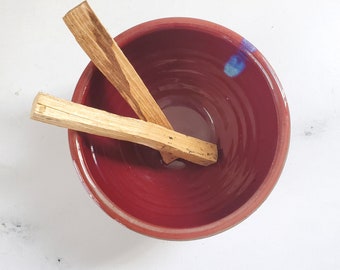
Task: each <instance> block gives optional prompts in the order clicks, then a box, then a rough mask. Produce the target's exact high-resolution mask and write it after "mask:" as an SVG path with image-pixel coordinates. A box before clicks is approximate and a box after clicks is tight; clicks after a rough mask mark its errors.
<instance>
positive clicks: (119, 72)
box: [64, 1, 176, 163]
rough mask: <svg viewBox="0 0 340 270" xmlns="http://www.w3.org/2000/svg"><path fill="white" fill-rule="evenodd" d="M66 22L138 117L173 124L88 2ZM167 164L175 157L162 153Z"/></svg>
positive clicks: (80, 6) (71, 13)
mask: <svg viewBox="0 0 340 270" xmlns="http://www.w3.org/2000/svg"><path fill="white" fill-rule="evenodd" d="M64 22H65V23H66V25H67V26H68V28H69V29H70V31H71V32H72V34H73V35H74V37H75V38H76V40H77V42H78V43H79V45H80V46H81V47H82V49H83V50H84V51H85V52H86V54H87V55H88V56H89V57H90V59H91V60H92V62H93V63H94V64H95V65H96V67H97V68H98V69H99V70H100V71H101V72H102V73H103V74H104V76H105V77H106V78H107V79H108V80H109V81H110V82H111V83H112V85H114V86H115V88H116V89H117V90H118V91H119V93H120V94H121V95H122V97H123V98H124V99H125V100H126V101H127V102H128V103H129V105H130V106H131V107H132V109H133V110H134V111H135V113H136V114H137V116H138V117H139V118H140V119H142V120H145V121H148V122H152V123H155V124H158V125H161V126H164V127H166V128H168V129H173V128H172V126H171V124H170V122H169V121H168V119H167V118H166V116H165V115H164V113H163V112H162V110H161V109H160V107H159V106H158V104H157V103H156V101H155V100H154V98H153V97H152V95H151V94H150V92H149V90H148V89H147V88H146V86H145V84H144V83H143V81H142V79H141V78H140V77H139V75H138V74H137V72H136V71H135V69H134V68H133V66H132V65H131V63H130V62H129V60H128V59H127V58H126V56H125V55H124V53H123V52H122V50H121V49H120V48H119V46H118V45H117V43H116V42H115V41H114V40H113V38H111V36H110V35H109V34H108V32H107V31H106V30H105V28H104V26H103V25H102V24H101V22H100V21H99V19H98V18H97V16H96V15H95V13H94V12H93V10H92V9H91V7H90V6H89V5H88V3H87V2H86V1H85V2H83V3H81V4H80V5H78V6H76V7H75V8H73V9H72V10H70V11H69V12H68V13H67V14H66V15H65V16H64ZM161 155H162V158H163V160H164V162H165V163H170V162H171V161H173V160H175V159H176V157H175V156H172V155H170V154H169V153H163V152H161Z"/></svg>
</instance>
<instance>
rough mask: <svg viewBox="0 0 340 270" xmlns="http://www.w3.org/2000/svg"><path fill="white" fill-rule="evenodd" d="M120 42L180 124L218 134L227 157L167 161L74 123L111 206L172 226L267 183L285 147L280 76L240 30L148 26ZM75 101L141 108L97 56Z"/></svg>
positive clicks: (80, 150) (194, 223) (191, 223)
mask: <svg viewBox="0 0 340 270" xmlns="http://www.w3.org/2000/svg"><path fill="white" fill-rule="evenodd" d="M132 36H133V35H132ZM117 41H118V43H119V38H118V39H117ZM121 47H122V50H123V51H124V53H125V54H126V55H127V57H128V58H129V60H130V61H131V63H132V64H133V65H134V67H135V69H136V70H137V72H138V73H139V74H140V76H141V77H142V79H143V81H144V82H145V84H146V86H147V87H148V89H149V90H150V92H151V93H152V95H153V96H154V97H155V99H156V101H157V102H158V104H159V105H160V107H161V108H162V110H163V111H164V112H165V114H166V115H167V117H168V118H169V120H170V122H171V123H172V124H173V126H174V128H175V129H176V130H177V131H180V132H183V133H185V134H188V135H191V136H195V137H198V138H201V139H204V140H207V141H210V142H213V143H216V144H217V145H218V148H219V159H218V162H217V163H216V164H214V165H211V166H208V167H202V166H198V165H195V164H191V163H190V162H186V161H183V160H177V161H175V162H173V163H172V164H169V165H166V164H164V163H163V162H162V160H161V157H160V155H159V153H158V152H157V151H154V150H152V149H149V148H147V147H144V146H140V145H136V144H133V143H129V142H123V141H118V140H113V139H108V138H103V137H98V136H94V135H89V134H84V133H78V132H71V133H70V136H71V137H72V136H73V138H76V140H73V141H71V143H73V144H77V147H76V151H74V153H73V154H74V156H77V159H78V160H79V159H80V160H81V162H82V164H81V165H82V167H83V168H82V170H84V171H86V177H88V178H91V181H92V182H91V183H92V185H96V187H97V188H98V189H100V190H101V192H102V193H103V194H104V195H105V197H106V199H107V200H108V201H110V203H111V204H113V205H114V206H115V209H114V210H112V211H111V210H107V211H108V212H109V214H110V215H111V216H113V217H114V218H117V217H118V216H119V215H120V214H119V213H125V214H126V215H128V216H130V217H131V218H133V219H136V220H139V221H142V222H145V223H147V224H151V225H153V226H159V227H165V228H174V229H181V228H194V227H198V226H204V225H207V224H211V223H213V222H215V221H218V220H221V219H223V218H224V217H226V216H228V215H230V214H231V213H233V212H234V211H235V210H237V209H238V208H240V207H241V206H242V205H244V204H245V203H246V202H247V201H248V200H249V199H250V198H251V197H252V196H253V195H254V193H255V192H256V190H258V188H259V187H260V186H261V185H262V184H263V183H264V181H265V179H266V176H267V174H268V172H269V170H270V168H271V166H272V162H273V159H274V156H275V152H276V149H277V143H278V141H277V140H278V119H277V108H276V106H275V97H274V95H273V91H272V90H273V85H272V84H273V82H272V81H270V80H269V79H268V76H267V75H266V74H265V72H263V68H261V66H260V64H259V63H258V61H256V57H258V55H257V54H258V52H257V51H256V49H255V48H254V47H253V46H251V45H250V44H249V43H248V42H247V41H245V40H244V39H242V38H241V37H239V36H238V35H236V34H234V33H232V32H225V33H224V34H223V35H222V34H221V33H220V32H219V31H217V30H216V31H214V30H207V29H203V28H202V29H200V28H199V27H192V26H190V25H186V24H182V25H181V24H178V25H171V26H163V27H159V28H155V29H153V30H148V31H145V32H144V33H143V35H136V36H134V37H133V38H130V39H128V41H126V42H125V41H124V42H123V41H121ZM274 83H275V82H274ZM275 87H276V86H275ZM73 100H74V101H76V102H80V103H83V104H86V105H89V106H92V107H95V108H100V109H103V110H106V111H109V112H112V113H115V114H119V115H123V116H130V117H136V115H135V113H134V112H133V111H132V110H131V108H130V107H129V105H128V104H127V103H126V102H125V101H124V100H123V99H122V97H121V96H120V95H119V93H118V92H117V91H116V89H115V88H114V87H113V86H112V85H111V84H110V83H109V82H108V81H107V80H106V79H105V78H104V77H103V75H102V74H101V73H100V72H99V71H98V70H97V69H96V68H95V67H94V66H93V64H91V63H90V65H89V66H88V67H87V69H86V70H85V72H84V74H83V76H82V78H81V80H80V82H79V84H78V86H77V89H76V92H75V95H74V98H73ZM74 149H75V148H74ZM85 184H87V185H89V183H88V182H87V181H86V179H85Z"/></svg>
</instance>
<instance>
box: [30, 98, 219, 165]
mask: <svg viewBox="0 0 340 270" xmlns="http://www.w3.org/2000/svg"><path fill="white" fill-rule="evenodd" d="M31 118H32V119H34V120H37V121H41V122H44V123H48V124H52V125H55V126H60V127H64V128H69V129H72V130H76V131H81V132H86V133H91V134H95V135H99V136H105V137H109V138H113V139H118V140H124V141H129V142H134V143H138V144H142V145H145V146H148V147H151V148H153V149H156V150H158V151H160V150H161V151H164V152H166V153H170V154H172V155H175V156H177V157H179V158H183V159H186V160H188V161H191V162H193V163H196V164H199V165H204V166H207V165H210V164H213V163H215V162H216V161H217V147H216V145H215V144H212V143H209V142H205V141H202V140H199V139H196V138H193V137H190V136H186V135H184V134H181V133H179V132H176V131H173V130H170V129H167V128H165V127H162V126H160V125H157V124H154V123H151V122H146V121H143V120H140V119H135V118H130V117H124V116H119V115H116V114H112V113H109V112H106V111H103V110H99V109H95V108H91V107H88V106H85V105H81V104H78V103H74V102H71V101H67V100H63V99H60V98H56V97H53V96H50V95H47V94H43V93H39V94H38V95H37V96H36V98H35V99H34V102H33V106H32V110H31Z"/></svg>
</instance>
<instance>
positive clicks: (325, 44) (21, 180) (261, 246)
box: [0, 0, 340, 270]
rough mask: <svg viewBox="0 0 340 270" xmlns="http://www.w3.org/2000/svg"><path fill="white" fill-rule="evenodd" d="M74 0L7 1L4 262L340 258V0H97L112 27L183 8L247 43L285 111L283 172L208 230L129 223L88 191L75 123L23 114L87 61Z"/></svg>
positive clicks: (173, 264) (0, 208) (157, 265)
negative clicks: (250, 206)
mask: <svg viewBox="0 0 340 270" xmlns="http://www.w3.org/2000/svg"><path fill="white" fill-rule="evenodd" d="M77 4H79V1H75V0H72V1H71V0H69V1H62V0H36V1H33V0H31V1H29V0H27V1H13V0H0V27H1V32H0V34H1V37H0V102H1V106H0V124H1V132H0V142H1V143H0V269H284V270H286V269H299V270H302V269H308V270H312V269H327V270H330V269H340V45H339V44H340V30H339V29H340V28H339V27H340V1H338V0H333V1H332V0H323V1H313V0H309V1H307V0H300V1H298V0H286V1H269V0H268V1H265V0H257V1H252V0H248V1H247V0H238V1H222V0H209V1H199V0H198V1H191V0H171V1H160V0H154V1H151V0H143V1H140V0H134V1H132V0H121V1H117V0H98V1H95V0H91V1H89V4H90V5H91V6H92V8H93V9H94V11H95V12H96V13H97V15H98V17H99V18H100V19H101V21H102V22H103V24H104V25H105V26H106V28H107V29H108V31H109V32H110V33H111V34H112V35H113V36H115V35H117V34H119V33H120V32H122V31H124V30H126V29H128V28H130V27H132V26H134V25H136V24H138V23H141V22H144V21H148V20H151V19H156V18H160V17H171V16H188V17H196V18H201V19H206V20H210V21H213V22H216V23H219V24H222V25H224V26H226V27H228V28H230V29H232V30H234V31H236V32H238V33H239V34H241V35H243V36H244V37H246V38H247V39H248V40H249V41H251V42H252V43H253V44H254V45H255V46H256V47H257V48H258V49H259V50H260V51H261V52H262V53H263V54H264V55H265V57H266V58H267V59H268V60H269V62H270V63H271V64H272V66H273V67H274V69H275V71H276V72H277V74H278V76H279V78H280V80H281V82H282V84H283V86H284V89H285V92H286V95H287V98H288V102H289V105H290V110H291V121H292V137H291V147H290V152H289V157H288V160H287V163H286V166H285V169H284V172H283V174H282V176H281V178H280V180H279V182H278V184H277V186H276V187H275V189H274V191H273V192H272V193H271V195H270V197H269V198H268V199H267V200H266V201H265V203H264V204H263V205H262V206H261V207H260V208H259V209H258V210H257V211H256V212H255V213H254V214H253V215H252V216H251V217H249V218H248V219H247V220H245V221H244V222H242V223H241V224H239V225H238V226H236V227H234V228H232V229H231V230H228V231H226V232H224V233H221V234H219V235H216V236H214V237H210V238H207V239H203V240H197V241H188V242H169V241H163V240H157V239H152V238H149V237H146V236H143V235H139V234H137V233H135V232H133V231H130V230H128V229H126V228H125V227H124V226H122V225H120V224H118V223H117V222H116V221H114V220H112V219H111V218H109V217H108V216H106V214H104V212H102V211H101V210H100V209H99V207H97V206H96V205H95V204H94V203H93V201H92V200H91V199H90V198H89V196H88V195H87V193H86V192H85V190H84V188H83V187H82V185H81V183H80V181H79V179H78V176H77V174H76V172H75V169H74V168H73V164H72V161H71V158H70V154H69V149H68V141H67V132H66V130H64V129H60V128H57V127H53V126H49V125H44V124H41V123H38V122H34V121H32V120H30V119H29V112H30V108H31V103H32V100H33V98H34V96H35V95H36V93H37V92H38V91H45V92H48V93H50V94H53V95H56V96H59V97H62V98H66V99H70V98H71V96H72V92H73V89H74V87H75V84H76V82H77V80H78V78H79V76H80V74H81V72H82V71H83V69H84V68H85V66H86V64H87V63H88V61H89V60H88V58H87V56H86V55H85V54H84V53H83V52H82V50H81V49H80V47H79V46H78V44H77V43H76V42H75V40H74V38H73V36H72V35H71V34H70V32H69V31H68V29H67V27H66V26H65V24H64V23H63V21H62V17H63V15H64V14H65V13H66V12H67V11H68V10H69V9H71V8H73V7H74V6H75V5H77Z"/></svg>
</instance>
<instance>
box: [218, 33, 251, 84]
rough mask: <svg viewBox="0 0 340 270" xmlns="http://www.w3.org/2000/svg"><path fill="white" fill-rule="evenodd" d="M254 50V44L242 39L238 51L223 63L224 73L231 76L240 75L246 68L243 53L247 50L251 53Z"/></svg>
mask: <svg viewBox="0 0 340 270" xmlns="http://www.w3.org/2000/svg"><path fill="white" fill-rule="evenodd" d="M255 51H256V48H255V46H254V45H253V44H251V43H250V42H249V41H247V40H246V39H243V40H242V42H241V46H240V49H239V51H238V52H237V53H236V54H234V55H232V56H231V57H230V58H229V60H228V61H227V63H226V64H225V65H224V73H225V74H226V75H227V76H229V77H231V78H233V77H236V76H238V75H240V74H241V73H242V72H243V71H244V69H245V68H246V57H245V54H246V53H247V52H249V53H253V52H255Z"/></svg>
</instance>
